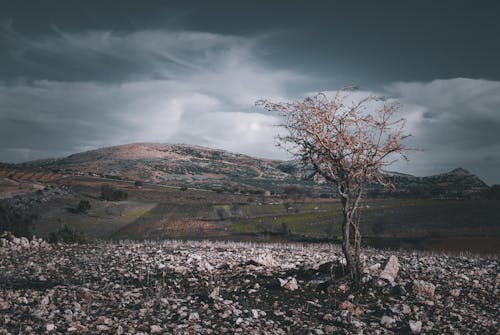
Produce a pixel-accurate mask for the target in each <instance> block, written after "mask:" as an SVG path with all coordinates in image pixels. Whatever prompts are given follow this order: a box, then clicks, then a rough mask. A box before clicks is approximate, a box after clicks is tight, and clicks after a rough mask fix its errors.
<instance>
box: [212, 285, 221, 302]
mask: <svg viewBox="0 0 500 335" xmlns="http://www.w3.org/2000/svg"><path fill="white" fill-rule="evenodd" d="M219 290H220V289H219V286H217V287H216V288H214V289H213V290H212V292H211V293H210V298H212V299H214V300H217V299H219Z"/></svg>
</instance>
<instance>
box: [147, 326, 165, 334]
mask: <svg viewBox="0 0 500 335" xmlns="http://www.w3.org/2000/svg"><path fill="white" fill-rule="evenodd" d="M162 331H163V328H162V327H160V326H158V325H152V326H151V328H150V330H149V332H150V333H151V334H157V333H161V332H162Z"/></svg>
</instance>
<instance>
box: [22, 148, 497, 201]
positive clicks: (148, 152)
mask: <svg viewBox="0 0 500 335" xmlns="http://www.w3.org/2000/svg"><path fill="white" fill-rule="evenodd" d="M20 166H27V167H35V168H42V169H51V170H56V171H65V172H71V173H79V174H88V175H94V176H105V177H112V178H116V179H126V180H139V181H142V182H149V183H156V184H165V185H170V186H178V187H199V188H208V189H211V188H212V189H213V188H216V189H221V190H233V191H238V190H245V189H246V190H260V191H262V192H273V193H280V192H283V191H284V187H285V186H286V185H299V186H301V187H303V188H304V190H305V193H309V194H313V195H315V196H320V195H329V196H334V194H332V193H331V192H332V190H331V187H329V186H328V185H326V184H324V183H323V182H322V181H321V180H319V179H317V178H316V179H310V178H308V176H310V173H309V172H310V171H308V170H307V169H304V168H303V167H302V166H301V165H300V163H299V162H297V161H284V160H273V159H266V158H256V157H252V156H249V155H245V154H241V153H235V152H230V151H227V150H222V149H213V148H207V147H203V146H197V145H188V144H166V143H150V142H140V143H130V144H124V145H119V146H112V147H105V148H100V149H94V150H88V151H85V152H81V153H75V154H72V155H69V156H67V157H63V158H57V159H45V160H37V161H32V162H27V163H22V164H20ZM386 177H387V178H388V179H389V180H391V181H392V182H393V183H394V185H395V186H396V189H395V191H392V192H388V191H387V190H385V189H383V188H382V187H380V186H378V185H370V186H369V187H368V190H367V193H368V195H369V196H372V197H381V196H397V197H424V198H429V197H434V198H467V197H471V196H475V195H477V194H480V193H482V192H485V191H486V190H488V189H489V187H488V185H487V184H485V183H484V182H483V181H482V180H481V179H479V178H478V177H477V176H475V175H474V174H472V173H471V172H469V171H468V170H466V169H463V168H461V167H459V168H455V169H453V170H451V171H449V172H445V173H441V174H436V175H432V176H426V177H417V176H413V175H409V174H403V173H399V172H394V171H387V172H386Z"/></svg>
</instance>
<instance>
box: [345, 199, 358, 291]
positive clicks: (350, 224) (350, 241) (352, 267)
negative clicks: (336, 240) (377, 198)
mask: <svg viewBox="0 0 500 335" xmlns="http://www.w3.org/2000/svg"><path fill="white" fill-rule="evenodd" d="M341 201H342V214H343V216H344V221H343V222H342V252H343V253H344V256H345V259H346V261H347V270H348V271H349V274H350V276H351V279H352V280H353V282H354V284H355V285H359V284H360V282H361V274H362V265H361V260H360V253H361V234H360V233H359V227H358V226H359V222H357V220H355V219H353V217H354V215H355V211H356V208H354V209H351V207H350V203H349V199H348V198H347V197H341ZM351 230H352V232H351ZM351 233H352V234H353V235H351Z"/></svg>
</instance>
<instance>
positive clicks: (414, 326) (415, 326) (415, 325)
mask: <svg viewBox="0 0 500 335" xmlns="http://www.w3.org/2000/svg"><path fill="white" fill-rule="evenodd" d="M410 330H411V331H412V333H413V334H419V333H420V331H422V321H413V320H410Z"/></svg>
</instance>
